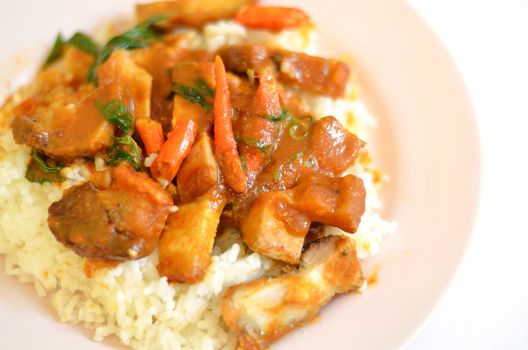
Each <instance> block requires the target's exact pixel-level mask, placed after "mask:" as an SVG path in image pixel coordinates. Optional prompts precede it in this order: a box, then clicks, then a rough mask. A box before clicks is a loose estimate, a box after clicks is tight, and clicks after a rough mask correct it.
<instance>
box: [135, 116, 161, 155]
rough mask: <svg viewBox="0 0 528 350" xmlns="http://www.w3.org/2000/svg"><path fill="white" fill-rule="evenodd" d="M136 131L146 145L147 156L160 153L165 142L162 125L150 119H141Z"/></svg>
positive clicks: (137, 123)
mask: <svg viewBox="0 0 528 350" xmlns="http://www.w3.org/2000/svg"><path fill="white" fill-rule="evenodd" d="M136 129H137V131H138V132H139V136H141V140H142V141H143V145H145V149H146V151H147V156H150V155H151V154H152V153H157V152H159V150H160V149H161V146H162V145H163V140H164V138H163V129H162V127H161V124H160V123H158V122H157V121H155V120H152V119H149V118H140V119H138V120H137V121H136Z"/></svg>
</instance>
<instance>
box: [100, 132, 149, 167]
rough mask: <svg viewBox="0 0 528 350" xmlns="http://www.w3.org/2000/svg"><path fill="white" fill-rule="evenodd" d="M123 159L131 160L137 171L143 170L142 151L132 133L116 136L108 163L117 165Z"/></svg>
mask: <svg viewBox="0 0 528 350" xmlns="http://www.w3.org/2000/svg"><path fill="white" fill-rule="evenodd" d="M121 161H126V162H129V163H130V164H131V165H132V166H133V167H134V169H136V171H139V170H141V152H140V150H139V146H138V144H137V143H136V141H134V139H133V138H132V136H130V135H125V136H121V137H116V138H115V139H114V144H113V145H112V148H111V149H110V155H109V159H108V164H110V165H116V164H118V163H119V162H121Z"/></svg>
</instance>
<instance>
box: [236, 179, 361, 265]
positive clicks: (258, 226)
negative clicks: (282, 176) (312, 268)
mask: <svg viewBox="0 0 528 350" xmlns="http://www.w3.org/2000/svg"><path fill="white" fill-rule="evenodd" d="M365 196H366V192H365V187H364V185H363V181H362V180H361V179H360V178H358V177H356V176H353V175H347V176H343V177H337V178H336V177H331V176H326V175H322V174H311V175H309V176H304V177H303V178H302V179H301V181H300V183H299V185H297V186H295V187H294V188H292V189H289V190H287V191H274V192H267V193H262V194H261V195H260V197H259V198H258V199H257V200H256V201H255V202H254V203H253V204H252V205H251V207H250V208H249V211H248V213H247V215H245V216H244V217H243V218H242V219H241V222H240V230H241V232H242V239H243V240H244V242H245V243H246V244H247V245H248V246H249V247H250V248H251V249H252V250H253V251H255V252H258V253H260V254H263V255H266V256H269V257H271V258H273V259H276V260H280V261H284V262H287V263H289V264H297V263H299V259H300V257H301V252H302V248H303V244H304V238H305V236H306V234H307V233H308V230H309V228H310V224H311V223H312V222H318V223H322V224H326V225H331V226H336V227H339V228H340V229H342V230H345V231H347V232H350V233H353V232H356V230H357V227H358V225H359V222H360V220H361V216H362V215H363V213H364V212H365Z"/></svg>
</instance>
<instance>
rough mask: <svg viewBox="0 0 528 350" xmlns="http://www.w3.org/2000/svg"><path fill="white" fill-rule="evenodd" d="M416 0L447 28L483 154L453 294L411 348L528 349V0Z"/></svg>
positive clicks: (437, 25)
mask: <svg viewBox="0 0 528 350" xmlns="http://www.w3.org/2000/svg"><path fill="white" fill-rule="evenodd" d="M408 2H409V3H410V4H411V5H412V6H413V7H414V8H415V10H416V11H417V12H418V13H419V14H420V15H421V16H422V17H423V18H424V20H425V21H426V22H427V23H428V24H429V25H430V26H431V27H432V29H433V30H434V31H435V32H436V34H437V35H438V36H439V37H440V39H441V40H442V42H443V43H444V45H445V46H446V47H447V49H448V50H449V52H450V53H451V55H452V57H453V59H454V61H455V62H456V64H457V65H458V67H459V70H460V72H461V74H462V76H463V78H464V80H465V82H466V85H467V88H468V91H469V93H470V96H471V99H472V101H473V105H474V108H475V113H476V115H477V119H478V123H479V128H480V136H481V143H482V164H483V166H482V173H483V178H482V195H481V204H480V213H479V215H478V218H477V221H476V226H475V232H474V235H473V237H472V241H471V244H470V247H469V250H468V252H467V254H466V257H465V259H464V262H463V264H462V266H461V268H460V270H459V272H458V274H457V276H456V278H455V280H454V282H453V284H452V286H451V288H450V291H449V293H448V295H447V296H446V298H445V299H444V301H443V303H442V304H441V305H440V306H439V308H438V310H437V312H436V314H434V315H433V316H432V318H431V320H430V322H429V323H428V324H427V325H426V326H425V328H424V329H423V331H422V332H421V333H420V334H419V335H418V337H417V338H416V339H415V340H414V342H413V343H412V344H411V345H410V346H409V349H411V350H419V349H428V350H429V349H430V350H435V349H528V251H527V250H528V228H527V225H526V224H525V222H524V220H523V219H525V218H526V216H527V213H526V210H527V209H528V205H527V204H526V201H525V198H526V197H528V186H527V185H526V183H527V181H526V175H527V173H528V172H527V170H528V166H527V162H526V155H525V152H526V151H527V150H528V142H527V139H528V137H527V135H526V134H527V132H528V122H527V121H528V93H527V91H528V90H527V84H528V1H526V0H444V1H437V0H408ZM462 170H463V169H462Z"/></svg>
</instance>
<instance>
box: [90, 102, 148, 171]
mask: <svg viewBox="0 0 528 350" xmlns="http://www.w3.org/2000/svg"><path fill="white" fill-rule="evenodd" d="M95 107H96V108H97V110H98V111H99V113H101V114H102V115H103V116H104V117H105V119H106V120H108V121H109V122H110V123H112V124H115V125H116V126H117V128H118V129H119V131H120V132H121V136H117V137H115V138H114V144H113V145H112V148H111V149H110V154H109V158H108V164H110V165H116V164H118V163H119V162H121V161H126V162H129V163H130V164H131V165H132V166H133V167H134V169H136V171H139V170H141V151H140V150H139V146H138V145H137V143H136V141H134V139H133V138H132V136H130V135H132V133H133V132H134V118H133V117H132V114H130V112H129V111H128V109H127V108H126V107H125V106H124V105H123V104H122V103H121V101H119V100H111V101H108V102H104V101H100V100H96V101H95Z"/></svg>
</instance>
